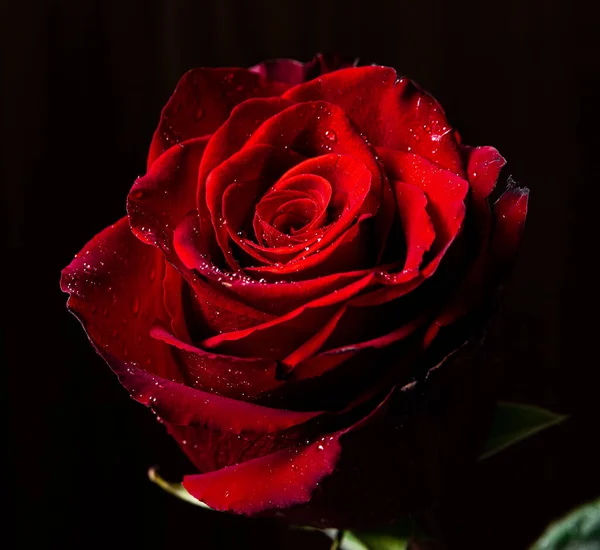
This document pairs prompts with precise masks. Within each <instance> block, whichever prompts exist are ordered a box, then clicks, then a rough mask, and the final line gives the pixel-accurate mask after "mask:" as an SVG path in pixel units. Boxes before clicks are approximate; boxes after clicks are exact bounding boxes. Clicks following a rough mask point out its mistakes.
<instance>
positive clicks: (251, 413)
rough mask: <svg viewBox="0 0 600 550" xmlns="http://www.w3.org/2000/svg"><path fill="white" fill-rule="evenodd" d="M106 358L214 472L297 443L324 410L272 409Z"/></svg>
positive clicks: (121, 378) (195, 460)
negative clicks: (307, 423) (304, 425)
mask: <svg viewBox="0 0 600 550" xmlns="http://www.w3.org/2000/svg"><path fill="white" fill-rule="evenodd" d="M105 359H106V361H107V362H108V364H109V365H110V366H111V368H112V369H113V370H114V371H115V372H116V374H117V375H118V377H119V381H120V382H121V384H123V386H125V387H126V388H127V389H128V390H129V391H130V392H131V395H132V397H133V398H134V399H136V400H137V401H139V402H140V403H142V404H144V405H146V406H148V407H149V408H151V409H152V410H153V411H154V412H155V413H156V414H157V416H158V417H159V419H160V420H161V421H162V422H164V423H165V425H166V426H167V429H168V430H169V432H170V433H171V435H173V437H175V439H176V440H177V441H178V443H179V444H180V445H181V448H182V449H183V450H184V452H185V453H186V454H187V456H188V457H189V458H190V460H191V461H192V462H193V463H194V464H195V465H196V467H197V468H199V469H200V470H201V471H210V470H213V469H217V468H222V467H224V466H227V465H230V464H236V463H238V462H241V461H243V460H249V459H251V458H254V457H257V456H262V455H264V454H268V453H270V452H273V451H278V450H280V449H282V448H288V447H290V446H293V445H295V444H297V440H298V439H299V438H300V439H302V438H305V436H304V433H303V424H304V423H306V422H307V421H309V420H310V419H312V418H315V417H317V416H318V415H319V414H321V413H319V412H295V411H286V410H281V409H271V408H268V407H263V406H260V405H254V404H251V403H246V402H244V401H238V400H236V399H229V398H227V397H222V396H219V395H214V394H212V393H208V392H204V391H200V390H197V389H194V388H191V387H189V386H186V385H183V384H180V383H177V382H172V381H170V380H167V379H165V378H162V377H159V376H156V375H152V374H150V373H148V372H144V371H142V370H140V369H139V368H137V367H136V366H133V365H132V364H131V363H124V362H122V361H119V360H117V359H115V358H113V357H111V356H110V355H109V354H107V355H106V356H105Z"/></svg>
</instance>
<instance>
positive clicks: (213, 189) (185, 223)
mask: <svg viewBox="0 0 600 550" xmlns="http://www.w3.org/2000/svg"><path fill="white" fill-rule="evenodd" d="M504 163H505V161H504V159H503V158H502V156H500V154H499V153H498V151H496V149H494V148H493V147H471V146H467V145H464V144H462V143H461V140H460V138H459V135H458V133H457V132H456V131H455V130H454V129H453V128H452V126H451V125H450V123H449V122H448V120H447V118H446V115H445V114H444V111H443V110H442V108H441V107H440V105H439V104H438V103H437V102H436V100H435V99H433V98H432V97H431V96H430V95H429V94H427V93H426V92H424V91H423V90H421V89H420V88H419V87H418V86H417V85H416V84H414V83H413V82H411V81H410V80H408V79H406V78H399V77H398V76H397V74H396V72H395V71H394V70H393V69H391V68H388V67H382V66H363V67H356V66H351V65H350V64H348V63H344V61H343V60H341V59H339V58H329V57H324V56H317V58H315V60H313V61H312V62H310V63H307V64H302V63H298V62H296V61H291V60H281V61H271V62H266V63H263V64H260V65H257V66H255V67H252V68H250V69H239V68H234V69H230V68H225V69H221V68H220V69H195V70H192V71H189V72H188V73H186V74H185V75H184V76H183V78H182V79H181V81H180V82H179V84H178V85H177V88H176V89H175V92H174V93H173V95H172V97H171V98H170V99H169V101H168V103H167V105H166V106H165V108H164V110H163V112H162V115H161V118H160V122H159V125H158V128H157V130H156V132H155V134H154V137H153V139H152V143H151V145H150V153H149V158H148V166H147V172H146V175H144V176H143V177H140V178H138V179H137V180H136V181H135V183H134V185H133V187H132V189H131V191H130V193H129V196H128V198H127V216H126V217H124V218H122V219H121V220H119V221H117V222H116V223H115V224H114V225H111V226H110V227H108V228H106V229H104V230H103V231H102V232H101V233H99V234H98V235H96V236H95V237H94V238H93V239H92V240H91V241H90V242H89V243H88V244H87V245H86V246H85V247H84V248H83V250H82V251H81V252H80V253H79V254H78V255H77V256H76V257H75V259H74V260H73V261H72V263H71V264H70V265H69V266H68V267H67V268H66V269H65V270H64V271H63V274H62V280H61V285H62V288H63V290H64V291H66V292H68V293H69V294H70V298H69V301H68V307H69V309H70V310H71V311H72V312H73V313H74V314H75V315H76V316H77V317H78V318H79V320H80V321H81V323H82V324H83V326H84V328H85V330H86V332H87V334H88V336H89V338H90V340H91V342H92V344H93V345H94V347H95V348H96V350H97V351H98V353H99V354H100V355H101V356H102V357H103V358H104V359H105V360H106V362H107V363H108V364H109V365H110V367H111V368H112V370H113V371H114V372H115V373H116V374H117V376H118V377H119V380H120V382H121V384H122V385H123V386H125V388H127V390H128V391H129V392H130V393H131V396H132V397H133V398H134V399H135V400H136V401H139V402H140V403H143V404H144V405H146V406H147V407H149V408H150V409H152V410H153V411H154V412H155V413H156V415H157V417H158V418H159V420H160V421H161V422H162V423H163V424H164V425H165V427H166V428H167V430H168V432H169V433H170V434H171V435H172V436H173V437H174V438H175V439H176V441H177V442H178V443H179V445H180V446H181V448H182V450H183V451H184V452H185V453H186V454H187V456H188V457H189V459H190V460H191V462H192V463H193V464H194V465H195V467H196V468H197V469H198V472H196V473H190V475H188V476H186V477H185V479H184V481H183V483H184V487H185V488H186V489H187V490H188V491H189V492H190V493H191V494H192V495H193V496H195V497H197V498H198V499H200V500H202V501H203V502H205V503H206V504H207V505H208V506H210V507H212V508H214V509H216V510H225V511H232V512H235V513H240V514H245V515H276V516H279V517H283V518H286V519H287V520H288V521H290V522H295V523H298V524H312V525H315V526H336V527H348V526H359V525H362V526H365V525H375V524H378V523H379V524H380V523H386V522H390V521H393V520H394V519H397V518H399V517H400V516H401V515H403V514H412V513H417V512H418V511H419V510H423V509H424V508H425V507H427V506H429V505H430V504H431V503H432V502H434V501H435V499H436V498H437V497H438V496H439V494H440V491H441V490H442V488H443V487H444V486H446V485H447V480H448V479H450V478H452V477H453V476H456V475H458V471H459V470H460V469H461V468H462V467H463V466H465V465H467V464H468V463H469V461H472V460H473V459H474V458H475V456H476V453H477V451H478V446H479V445H480V443H481V441H482V438H483V437H484V435H485V430H486V426H487V421H488V418H489V412H490V410H491V408H492V406H493V391H491V390H490V389H489V388H490V386H491V385H492V384H491V381H492V380H493V378H494V377H493V375H492V372H491V370H489V362H485V361H484V360H483V359H484V358H483V357H482V355H481V352H480V351H479V349H480V346H479V345H478V344H479V341H480V339H481V327H482V326H483V323H484V321H485V319H486V318H487V315H488V311H489V310H490V304H492V301H493V300H492V298H493V296H494V294H495V290H496V289H497V287H498V284H499V282H500V280H501V278H502V276H503V275H504V274H505V272H506V270H507V268H508V267H509V266H510V264H511V261H512V259H513V257H514V253H515V250H516V248H517V244H518V241H519V238H520V234H521V231H522V227H523V224H524V220H525V215H526V210H527V190H525V189H519V188H517V187H515V186H514V185H509V187H508V189H507V190H505V192H504V193H503V194H501V195H500V197H499V198H498V199H497V200H496V201H495V202H494V203H493V205H492V202H491V201H490V199H489V197H490V194H491V193H492V191H493V189H494V187H495V184H496V180H497V178H498V174H499V171H500V169H501V168H502V167H503V165H504Z"/></svg>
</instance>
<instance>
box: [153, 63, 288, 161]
mask: <svg viewBox="0 0 600 550" xmlns="http://www.w3.org/2000/svg"><path fill="white" fill-rule="evenodd" d="M287 87H288V86H286V85H284V84H281V83H277V82H270V81H267V80H265V79H264V78H263V77H261V76H260V75H258V74H256V73H254V72H251V71H249V70H247V69H237V68H232V69H192V70H191V71H188V72H187V73H185V74H184V75H183V77H182V78H181V80H180V81H179V83H178V84H177V87H176V88H175V92H173V95H172V96H171V98H170V99H169V101H168V103H167V105H166V106H165V108H164V109H163V111H162V114H161V117H160V123H159V125H158V128H157V129H156V132H154V137H153V138H152V144H151V145H150V154H149V155H148V168H150V166H151V165H152V164H153V163H154V161H155V160H156V159H157V158H158V157H159V156H160V155H161V154H162V153H164V152H165V151H166V150H167V149H169V148H170V147H172V146H173V145H176V144H177V143H180V142H182V141H186V140H189V139H193V138H197V137H201V136H205V135H208V134H212V133H213V132H215V130H216V129H217V128H219V126H221V124H223V122H225V120H227V117H228V116H229V113H231V110H232V109H233V108H234V107H235V106H236V105H238V104H239V103H242V101H245V100H246V99H249V98H252V97H268V96H278V95H280V94H281V93H282V92H283V91H284V90H285V89H286V88H287Z"/></svg>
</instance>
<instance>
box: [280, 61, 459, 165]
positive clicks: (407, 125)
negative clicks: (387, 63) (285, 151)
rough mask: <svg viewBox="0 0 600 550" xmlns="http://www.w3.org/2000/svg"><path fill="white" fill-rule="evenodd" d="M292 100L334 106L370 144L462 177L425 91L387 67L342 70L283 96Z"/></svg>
mask: <svg viewBox="0 0 600 550" xmlns="http://www.w3.org/2000/svg"><path fill="white" fill-rule="evenodd" d="M282 97H284V98H286V99H289V100H292V101H299V102H305V101H319V100H323V101H327V102H329V103H333V104H334V105H338V106H339V107H341V108H342V110H343V111H344V112H345V113H346V114H347V115H348V117H349V118H350V119H351V120H352V122H353V123H354V125H356V127H357V128H358V130H359V131H360V132H361V133H362V134H364V135H365V136H366V138H367V139H368V140H369V141H370V142H371V143H372V144H373V145H374V146H375V147H387V148H390V149H398V150H402V151H408V152H413V153H415V154H417V155H420V156H422V157H425V158H426V159H428V160H430V161H431V162H433V163H435V164H437V165H438V166H440V167H441V168H447V169H448V170H452V171H454V172H455V173H457V174H459V175H464V169H463V163H462V159H461V155H460V150H459V147H458V144H457V142H456V140H455V137H454V134H453V132H452V128H451V126H450V124H449V123H448V120H447V119H446V116H445V114H444V111H443V109H442V107H441V106H440V105H439V103H437V101H436V100H435V99H434V98H433V97H431V96H430V95H429V94H427V93H426V92H424V91H423V90H421V89H420V88H418V87H417V86H416V84H414V83H413V82H411V81H410V80H408V79H406V78H400V79H399V78H398V77H397V75H396V71H394V69H391V68H388V67H380V66H370V67H358V68H350V69H342V70H340V71H335V72H333V73H330V74H327V75H324V76H321V77H319V78H316V79H314V80H311V81H310V82H307V83H305V84H299V85H298V86H294V87H293V88H291V89H289V90H288V91H287V92H285V93H284V94H283V96H282Z"/></svg>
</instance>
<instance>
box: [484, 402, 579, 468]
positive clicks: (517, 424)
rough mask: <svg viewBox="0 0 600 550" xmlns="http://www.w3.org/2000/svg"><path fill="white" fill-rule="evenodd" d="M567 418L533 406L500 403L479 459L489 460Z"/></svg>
mask: <svg viewBox="0 0 600 550" xmlns="http://www.w3.org/2000/svg"><path fill="white" fill-rule="evenodd" d="M566 418H567V417H566V416H563V415H560V414H556V413H553V412H550V411H548V410H546V409H542V408H541V407H535V406H533V405H521V404H518V403H508V402H506V401H504V402H500V403H498V405H497V406H496V410H495V411H494V418H493V420H492V427H491V429H490V434H489V435H488V439H487V441H486V443H485V446H484V450H483V453H482V454H481V456H480V457H479V458H480V459H484V458H489V457H490V456H492V455H495V454H496V453H498V452H500V451H502V450H504V449H506V448H507V447H510V446H511V445H514V444H515V443H517V442H519V441H521V440H523V439H525V438H527V437H529V436H532V435H533V434H536V433H537V432H539V431H541V430H545V429H546V428H549V427H550V426H554V425H555V424H558V423H560V422H562V421H563V420H565V419H566Z"/></svg>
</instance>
